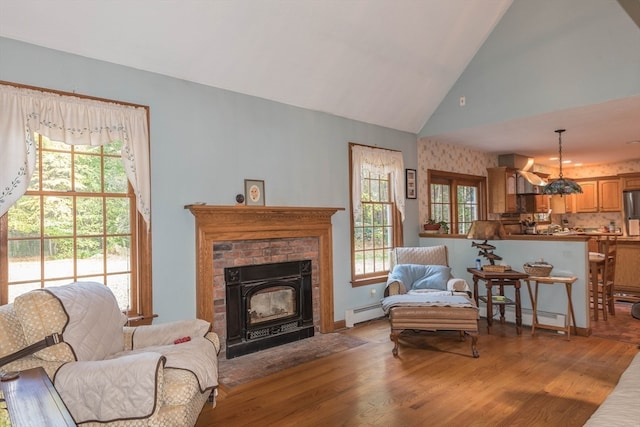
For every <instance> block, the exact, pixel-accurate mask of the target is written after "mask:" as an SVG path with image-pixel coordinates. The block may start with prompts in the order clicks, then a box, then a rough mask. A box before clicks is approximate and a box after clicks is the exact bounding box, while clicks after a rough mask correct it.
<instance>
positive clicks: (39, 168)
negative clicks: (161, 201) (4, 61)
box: [0, 85, 153, 324]
mask: <svg viewBox="0 0 640 427" xmlns="http://www.w3.org/2000/svg"><path fill="white" fill-rule="evenodd" d="M25 99H30V101H29V102H28V105H29V109H28V110H27V109H25V110H27V112H26V113H23V114H21V113H18V114H13V115H11V114H7V115H6V116H5V119H6V117H7V116H10V117H12V118H13V120H12V121H11V120H6V121H3V120H0V122H2V125H4V128H5V129H10V130H11V132H7V133H6V134H4V135H3V138H2V139H1V140H0V144H1V145H2V147H4V148H7V149H9V151H8V152H10V153H15V156H11V157H10V158H9V156H7V157H5V158H3V159H2V161H1V162H0V165H2V167H4V168H5V170H6V171H7V172H8V173H7V174H2V175H0V177H1V178H2V181H3V182H2V183H0V184H2V185H3V186H2V188H4V189H5V190H4V191H3V192H2V194H0V208H2V209H3V210H2V211H0V304H6V303H9V302H13V300H14V299H15V298H16V297H17V296H18V295H20V294H22V293H25V292H28V291H29V290H32V289H37V288H43V287H46V286H57V285H62V284H67V283H71V282H74V281H97V282H101V283H104V284H106V285H107V286H109V288H110V289H111V290H112V291H113V293H114V295H115V296H116V299H117V301H118V304H119V306H120V308H121V309H122V311H123V312H125V313H126V314H127V315H128V316H129V317H130V318H133V320H134V322H133V323H134V324H135V323H138V324H143V323H150V322H151V319H152V318H153V309H152V295H151V256H150V255H151V253H150V248H151V233H150V231H149V230H150V228H149V226H148V220H149V217H150V212H149V210H148V209H147V208H146V207H147V206H148V205H149V204H148V202H147V201H148V188H149V186H148V178H147V176H148V175H147V174H145V173H144V172H145V171H147V170H148V137H147V135H148V133H147V119H146V116H147V114H148V110H147V109H146V107H129V106H126V105H123V106H120V105H116V104H113V103H112V102H111V103H109V104H108V105H106V106H105V107H103V105H105V104H104V103H100V101H93V100H91V99H89V98H79V97H77V96H75V95H74V96H73V98H71V97H65V96H59V95H52V94H51V93H47V92H41V91H34V90H30V89H23V88H21V87H13V86H11V87H8V86H2V85H0V108H2V112H3V114H4V113H5V112H6V113H12V112H13V111H11V109H12V106H13V105H16V104H19V103H20V101H22V100H25ZM10 100H14V101H15V100H18V101H17V102H10ZM66 100H70V101H69V102H68V103H66V104H65V105H64V107H63V106H62V104H63V103H65V101H66ZM58 108H59V109H60V110H61V111H70V110H72V109H73V108H76V109H78V110H79V109H84V111H85V112H87V111H88V112H89V113H87V114H84V115H83V114H77V115H73V117H92V118H95V121H94V122H93V123H86V124H83V125H82V126H79V125H78V124H76V123H74V124H70V123H66V122H65V121H64V120H63V119H62V118H61V117H56V119H58V120H52V117H50V116H47V114H48V113H49V112H53V113H51V114H55V113H56V111H58ZM129 113H131V114H129ZM65 117H66V116H65ZM113 117H115V118H116V119H115V121H114V119H113ZM101 120H102V121H101ZM109 120H111V121H109ZM132 120H134V121H136V123H135V124H132ZM98 122H99V123H98ZM20 129H22V132H21V135H22V136H21V137H20ZM25 129H27V138H26V140H25V137H24V135H25ZM86 129H92V131H91V132H86V131H85V130H86ZM60 130H64V132H59V131H60ZM103 131H104V132H103ZM107 133H108V134H107ZM45 134H53V135H56V138H55V139H54V138H53V137H51V136H50V135H45ZM57 138H60V139H61V140H64V141H65V142H60V141H58V140H57ZM65 138H66V139H65ZM105 138H108V139H105ZM98 139H100V140H99V141H98ZM25 146H26V150H25ZM20 148H21V149H20ZM21 155H22V156H23V157H21ZM16 166H19V168H18V167H16ZM27 171H29V172H27ZM30 171H33V173H32V174H31V173H30ZM129 171H133V172H134V173H135V177H134V178H133V179H134V181H132V177H131V176H130V174H129V173H128V172H129ZM7 177H8V178H9V179H11V181H10V182H11V185H9V186H7V185H6V182H7V181H6V179H7ZM136 178H137V180H136ZM133 183H135V184H136V185H135V186H134V185H133ZM136 188H138V190H136ZM140 188H143V189H142V190H140ZM3 213H4V214H3Z"/></svg>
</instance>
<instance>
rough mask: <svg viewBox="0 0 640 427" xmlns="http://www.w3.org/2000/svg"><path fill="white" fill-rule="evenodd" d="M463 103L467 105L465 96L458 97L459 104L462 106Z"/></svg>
mask: <svg viewBox="0 0 640 427" xmlns="http://www.w3.org/2000/svg"><path fill="white" fill-rule="evenodd" d="M465 105H467V98H465V97H464V96H461V97H460V106H461V107H464V106H465Z"/></svg>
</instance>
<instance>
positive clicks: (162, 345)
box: [0, 282, 220, 426]
mask: <svg viewBox="0 0 640 427" xmlns="http://www.w3.org/2000/svg"><path fill="white" fill-rule="evenodd" d="M126 320H127V319H126V317H124V315H123V314H122V313H121V312H120V310H119V308H118V304H117V301H116V299H115V297H114V295H113V294H112V293H111V291H110V290H109V288H107V287H106V286H104V285H103V284H100V283H95V282H79V283H74V284H69V285H65V286H58V287H49V288H45V289H37V290H34V291H30V292H28V293H26V294H23V295H21V296H19V297H17V298H16V299H15V301H14V302H13V303H12V304H7V305H3V306H0V330H2V334H1V337H0V358H2V357H5V356H8V355H11V354H14V353H16V352H17V351H19V350H21V349H24V348H25V347H27V346H29V345H32V344H34V343H37V342H38V341H41V340H42V339H43V338H45V337H46V336H49V335H51V334H53V333H58V334H61V335H62V339H63V342H60V343H58V344H55V345H52V346H50V347H47V348H45V349H44V350H40V351H38V352H37V353H34V354H31V355H28V356H25V357H22V358H20V359H18V360H15V361H12V362H10V363H8V364H5V365H4V366H2V369H3V370H7V371H11V370H24V369H30V368H35V367H43V368H44V370H45V371H46V373H47V375H48V376H49V377H50V378H51V380H52V382H53V384H54V386H55V388H56V390H57V391H58V393H59V394H60V397H61V398H62V400H63V402H64V403H65V405H66V406H67V408H68V409H69V412H70V413H71V415H72V417H73V418H74V420H75V422H76V423H77V424H79V425H82V426H103V425H110V426H193V425H195V423H196V420H197V418H198V415H199V414H200V411H201V410H202V407H203V405H204V403H205V402H206V401H207V399H209V397H210V396H213V395H214V394H213V393H214V392H215V390H216V389H217V385H218V381H217V379H218V364H217V363H218V360H217V354H218V352H219V350H220V343H219V341H218V337H217V335H216V334H215V333H212V332H209V328H210V325H209V323H208V322H206V321H204V320H187V321H179V322H173V323H167V324H159V325H149V326H139V327H126V326H124V325H125V322H126ZM187 337H188V338H187Z"/></svg>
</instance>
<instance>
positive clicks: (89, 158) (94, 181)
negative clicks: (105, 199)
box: [74, 154, 102, 193]
mask: <svg viewBox="0 0 640 427" xmlns="http://www.w3.org/2000/svg"><path fill="white" fill-rule="evenodd" d="M101 162H102V159H101V158H100V156H93V155H85V154H76V155H75V171H74V177H75V190H76V191H78V192H81V193H101V192H102V164H101Z"/></svg>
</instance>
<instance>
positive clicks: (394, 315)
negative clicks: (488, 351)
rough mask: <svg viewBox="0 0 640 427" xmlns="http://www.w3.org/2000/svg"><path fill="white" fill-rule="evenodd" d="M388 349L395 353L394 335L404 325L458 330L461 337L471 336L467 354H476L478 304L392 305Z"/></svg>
mask: <svg viewBox="0 0 640 427" xmlns="http://www.w3.org/2000/svg"><path fill="white" fill-rule="evenodd" d="M389 322H390V324H391V341H393V342H394V347H393V350H392V353H393V355H394V356H397V355H398V337H399V335H400V334H401V333H402V331H404V330H405V329H409V330H419V331H460V339H461V340H462V341H464V339H465V338H466V336H467V335H469V336H471V354H472V355H473V357H479V354H478V349H477V343H478V307H476V306H473V307H455V306H453V307H452V306H441V305H433V306H431V305H424V306H416V305H407V306H403V305H402V304H398V305H395V306H393V307H391V308H390V309H389Z"/></svg>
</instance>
